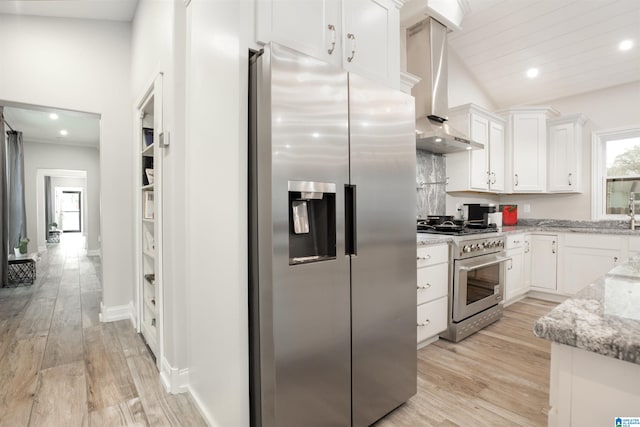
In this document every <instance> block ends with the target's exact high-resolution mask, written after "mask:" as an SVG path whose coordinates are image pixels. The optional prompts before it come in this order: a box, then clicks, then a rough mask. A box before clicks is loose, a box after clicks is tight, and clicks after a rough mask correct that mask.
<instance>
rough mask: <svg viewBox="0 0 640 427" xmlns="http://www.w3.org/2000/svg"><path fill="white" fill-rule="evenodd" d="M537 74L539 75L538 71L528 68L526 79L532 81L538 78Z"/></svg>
mask: <svg viewBox="0 0 640 427" xmlns="http://www.w3.org/2000/svg"><path fill="white" fill-rule="evenodd" d="M538 73H540V71H539V70H538V69H537V68H529V69H528V70H527V77H529V78H530V79H533V78H535V77H538Z"/></svg>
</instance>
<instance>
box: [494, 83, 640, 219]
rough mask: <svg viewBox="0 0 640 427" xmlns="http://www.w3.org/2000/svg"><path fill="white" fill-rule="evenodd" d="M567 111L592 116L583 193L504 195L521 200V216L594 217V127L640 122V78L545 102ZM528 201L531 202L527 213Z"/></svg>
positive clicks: (585, 145) (512, 200)
mask: <svg viewBox="0 0 640 427" xmlns="http://www.w3.org/2000/svg"><path fill="white" fill-rule="evenodd" d="M545 105H551V106H553V107H554V108H555V109H557V110H558V111H560V112H561V113H562V114H563V115H565V114H575V113H584V114H585V115H586V116H587V117H588V118H589V121H590V123H589V125H588V127H587V129H586V132H585V138H584V141H583V146H582V149H583V156H582V171H583V174H582V183H583V185H582V191H583V192H582V193H581V194H572V195H565V194H557V195H556V194H551V195H546V194H545V195H517V196H515V195H512V196H501V197H500V203H516V204H518V217H519V218H549V219H576V220H590V219H591V130H600V129H614V128H620V127H632V126H636V127H637V126H640V82H636V83H631V84H626V85H621V86H615V87H612V88H609V89H604V90H598V91H594V92H588V93H584V94H581V95H576V96H571V97H567V98H561V99H555V100H551V101H548V102H545ZM524 204H529V205H531V212H529V213H525V212H524V209H523V205H524Z"/></svg>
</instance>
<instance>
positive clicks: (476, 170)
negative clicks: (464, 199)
mask: <svg viewBox="0 0 640 427" xmlns="http://www.w3.org/2000/svg"><path fill="white" fill-rule="evenodd" d="M469 120H470V125H471V135H470V136H471V139H472V140H474V141H477V142H479V143H481V144H483V145H484V149H483V150H473V151H472V152H471V154H470V158H471V165H470V168H471V171H470V172H471V183H470V184H471V189H473V190H488V189H489V149H490V146H489V120H487V119H486V118H485V117H482V116H480V115H478V114H475V113H471V114H470V116H469Z"/></svg>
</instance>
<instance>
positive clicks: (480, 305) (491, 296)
mask: <svg viewBox="0 0 640 427" xmlns="http://www.w3.org/2000/svg"><path fill="white" fill-rule="evenodd" d="M510 259H511V258H506V257H504V256H503V255H502V254H490V255H482V256H479V257H476V258H470V259H463V260H455V261H454V277H453V306H452V308H453V310H452V311H453V313H452V314H453V321H454V322H460V321H462V320H464V319H466V318H468V317H470V316H473V315H474V314H477V313H479V312H481V311H483V310H485V309H487V308H489V307H492V306H494V305H496V304H498V303H500V302H501V301H502V299H503V294H504V276H505V262H506V261H508V260H510Z"/></svg>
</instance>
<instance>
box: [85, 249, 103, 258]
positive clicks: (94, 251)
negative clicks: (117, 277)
mask: <svg viewBox="0 0 640 427" xmlns="http://www.w3.org/2000/svg"><path fill="white" fill-rule="evenodd" d="M87 256H99V257H100V258H102V251H101V250H100V249H91V250H88V251H87Z"/></svg>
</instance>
